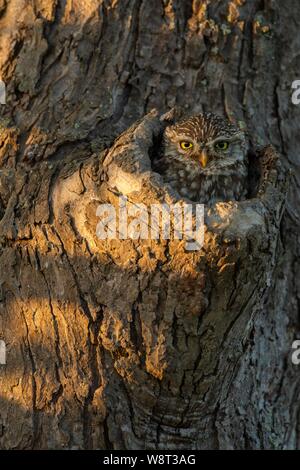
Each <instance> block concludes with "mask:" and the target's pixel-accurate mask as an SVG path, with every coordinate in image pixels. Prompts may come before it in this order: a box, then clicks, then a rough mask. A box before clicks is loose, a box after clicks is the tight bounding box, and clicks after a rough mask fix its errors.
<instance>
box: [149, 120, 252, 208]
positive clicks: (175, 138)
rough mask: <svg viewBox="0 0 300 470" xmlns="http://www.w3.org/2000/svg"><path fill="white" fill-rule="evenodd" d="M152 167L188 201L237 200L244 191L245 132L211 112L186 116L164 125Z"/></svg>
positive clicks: (245, 170) (245, 169) (203, 202)
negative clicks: (158, 151) (156, 157)
mask: <svg viewBox="0 0 300 470" xmlns="http://www.w3.org/2000/svg"><path fill="white" fill-rule="evenodd" d="M154 170H155V171H157V172H158V173H160V174H161V175H163V177H164V180H165V181H166V182H167V183H169V184H170V185H171V186H172V187H173V188H174V189H175V190H176V191H177V192H178V193H179V194H180V195H181V196H182V197H186V198H189V199H191V200H192V201H195V202H200V203H202V204H214V203H215V202H218V201H223V202H225V201H230V200H236V201H239V200H241V199H244V198H245V196H246V193H247V190H246V187H247V184H246V181H247V140H246V137H245V134H244V132H242V131H241V130H240V129H239V128H237V127H236V126H234V125H233V124H231V123H230V122H229V121H228V120H226V119H224V118H221V117H220V116H216V115H215V114H211V113H203V114H199V115H198V116H193V117H190V118H189V119H186V120H183V121H181V122H179V123H178V124H175V125H172V126H168V127H167V128H166V130H165V132H164V136H163V145H162V153H161V155H160V158H159V159H156V160H155V161H154Z"/></svg>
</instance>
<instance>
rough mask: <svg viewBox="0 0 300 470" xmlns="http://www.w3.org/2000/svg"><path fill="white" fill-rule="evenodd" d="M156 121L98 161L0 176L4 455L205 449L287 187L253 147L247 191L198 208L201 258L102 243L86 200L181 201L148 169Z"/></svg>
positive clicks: (148, 243) (261, 286) (176, 243)
mask: <svg viewBox="0 0 300 470" xmlns="http://www.w3.org/2000/svg"><path fill="white" fill-rule="evenodd" d="M169 118H170V115H169V117H168V119H169ZM164 119H166V117H165V118H162V119H160V118H159V116H158V114H157V112H156V111H152V112H151V113H149V114H148V115H146V116H145V117H144V118H143V119H141V120H140V121H138V122H137V123H135V124H134V125H133V126H132V127H131V128H130V129H128V130H127V131H125V132H124V133H123V134H122V135H121V136H120V137H119V138H117V139H116V141H115V142H114V144H113V145H112V147H111V148H109V149H107V150H105V151H103V152H102V153H101V155H100V156H99V155H94V156H92V157H89V158H87V159H85V160H82V159H81V160H77V161H74V160H73V159H72V160H71V159H70V160H69V163H67V164H66V165H65V166H64V167H63V168H62V166H61V165H60V163H59V162H56V163H55V162H50V163H49V162H42V163H40V164H38V165H37V166H36V171H35V173H34V174H33V173H32V172H31V171H30V168H29V167H28V166H26V165H24V166H20V167H19V168H18V169H17V173H16V174H15V175H14V174H12V173H11V172H8V173H7V178H8V181H9V182H10V184H12V185H14V186H15V192H14V193H13V195H12V196H11V197H10V198H7V200H6V203H5V206H4V208H3V217H2V220H1V222H0V239H1V246H2V248H1V266H2V269H3V270H4V271H5V272H6V277H5V281H4V283H3V284H2V286H1V289H2V290H1V316H2V322H3V327H2V330H3V331H5V335H6V336H5V340H6V342H7V347H8V359H7V360H8V363H7V366H5V374H4V376H3V377H2V381H3V387H1V390H2V395H3V398H2V400H3V407H1V409H4V410H6V411H5V414H4V415H3V416H2V435H1V442H2V444H1V446H2V447H4V448H5V447H6V445H7V446H8V447H9V443H11V442H12V441H13V440H15V442H16V447H19V448H28V447H35V448H60V447H68V448H70V447H75V448H116V449H125V448H126V449H142V448H146V449H166V448H167V449H169V450H171V449H180V448H181V449H184V448H189V449H196V448H212V447H214V445H215V446H216V447H217V445H218V444H217V441H216V433H217V430H216V411H217V410H219V409H220V407H221V406H222V402H223V401H224V400H225V399H226V398H227V394H228V392H229V390H230V386H231V383H232V380H233V378H234V377H235V374H236V370H237V368H238V366H239V364H240V360H241V358H242V354H243V352H244V351H245V347H246V345H247V344H248V340H249V337H250V335H251V331H252V328H253V324H254V322H255V320H256V317H257V316H258V317H261V316H262V315H263V314H264V313H263V302H264V300H265V295H266V292H267V291H268V288H269V287H270V285H271V282H272V275H273V270H274V266H275V264H276V260H277V257H278V255H279V252H280V242H279V226H280V220H281V216H282V212H283V209H284V202H285V193H286V186H287V182H286V177H285V174H284V172H283V170H282V167H281V164H280V158H279V156H278V154H277V153H276V152H275V150H274V149H273V148H272V147H271V146H269V147H265V148H263V149H260V150H259V151H258V152H257V153H256V155H254V156H253V158H252V160H251V165H253V168H256V170H255V171H254V172H253V174H254V175H255V174H257V173H258V172H259V175H260V176H259V179H258V181H257V194H256V195H255V196H254V195H253V197H251V199H248V200H246V201H243V202H240V203H237V202H229V203H219V204H217V205H216V206H214V207H212V208H209V209H207V210H206V212H205V237H204V245H203V247H202V249H201V250H197V251H187V250H186V244H185V240H174V239H170V240H162V239H158V240H132V239H126V240H120V239H118V238H117V239H111V240H110V239H107V240H100V239H99V238H98V237H97V235H96V232H97V225H98V223H99V218H98V217H97V209H98V207H99V205H100V204H103V203H110V204H112V205H113V206H114V207H116V208H118V204H119V196H120V195H122V196H126V197H127V203H128V205H129V206H131V207H132V208H133V209H134V207H136V205H137V204H140V203H143V204H145V205H149V204H154V203H156V204H162V203H166V204H174V203H178V202H180V199H179V197H178V195H177V194H176V193H174V192H173V191H172V189H171V188H170V187H169V186H168V185H165V184H164V182H163V181H162V179H161V177H160V175H158V174H156V173H154V172H153V171H152V170H151V159H150V156H151V154H152V153H153V152H155V145H156V143H157V142H158V141H159V136H160V135H161V132H162V130H163V127H164V125H165V123H164V122H165V121H164ZM41 179H42V185H41V184H40V181H41ZM181 202H184V201H181ZM5 396H7V397H11V398H12V399H13V400H15V401H17V403H18V404H17V406H16V407H9V405H8V399H9V398H4V397H5ZM16 422H17V423H18V424H17V427H16V424H15V423H16ZM22 423H23V424H22ZM7 433H8V434H7Z"/></svg>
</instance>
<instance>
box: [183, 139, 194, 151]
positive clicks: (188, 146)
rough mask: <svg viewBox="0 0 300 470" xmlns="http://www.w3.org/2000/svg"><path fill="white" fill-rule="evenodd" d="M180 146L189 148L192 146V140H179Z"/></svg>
mask: <svg viewBox="0 0 300 470" xmlns="http://www.w3.org/2000/svg"><path fill="white" fill-rule="evenodd" d="M180 147H181V148H182V150H190V149H191V148H193V144H192V142H188V141H187V140H183V141H182V142H180Z"/></svg>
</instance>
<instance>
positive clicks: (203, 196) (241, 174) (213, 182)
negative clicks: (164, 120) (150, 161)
mask: <svg viewBox="0 0 300 470" xmlns="http://www.w3.org/2000/svg"><path fill="white" fill-rule="evenodd" d="M154 171H158V172H159V173H160V174H161V175H162V176H163V177H164V180H165V181H166V182H167V183H169V184H170V185H171V186H172V188H174V189H175V190H176V191H177V192H178V193H179V195H180V196H182V197H185V198H188V199H190V200H192V201H194V202H198V203H201V204H209V205H211V204H214V203H215V202H218V201H222V202H226V201H232V200H235V201H240V200H243V199H245V197H246V194H247V166H246V164H245V162H243V161H241V162H235V164H234V165H232V166H227V167H224V168H223V169H221V170H219V171H218V173H204V172H202V171H201V169H200V168H198V167H196V166H195V165H192V164H191V165H189V164H185V165H183V164H181V162H178V161H176V160H175V161H174V158H172V157H171V161H170V160H169V159H168V157H167V156H166V155H165V156H164V157H163V158H161V159H159V160H156V162H155V163H154Z"/></svg>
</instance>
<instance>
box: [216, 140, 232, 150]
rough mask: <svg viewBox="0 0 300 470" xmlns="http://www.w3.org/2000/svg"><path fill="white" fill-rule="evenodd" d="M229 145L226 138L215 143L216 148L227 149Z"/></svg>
mask: <svg viewBox="0 0 300 470" xmlns="http://www.w3.org/2000/svg"><path fill="white" fill-rule="evenodd" d="M228 147H229V143H228V142H227V141H226V140H220V141H219V142H217V143H216V144H215V149H216V150H227V149H228Z"/></svg>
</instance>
